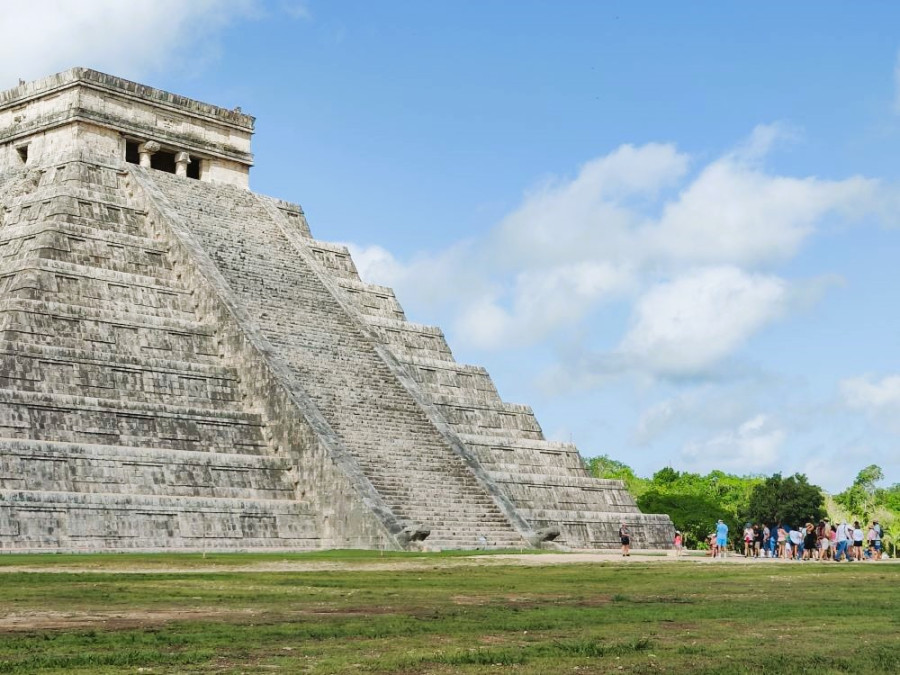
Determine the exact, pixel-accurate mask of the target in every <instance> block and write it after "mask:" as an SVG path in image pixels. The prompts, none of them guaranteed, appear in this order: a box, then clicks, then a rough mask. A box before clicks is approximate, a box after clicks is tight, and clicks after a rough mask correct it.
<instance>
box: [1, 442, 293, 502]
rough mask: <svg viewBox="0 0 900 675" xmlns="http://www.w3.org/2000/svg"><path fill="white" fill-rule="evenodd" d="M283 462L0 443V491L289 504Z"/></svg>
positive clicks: (225, 455) (233, 456)
mask: <svg viewBox="0 0 900 675" xmlns="http://www.w3.org/2000/svg"><path fill="white" fill-rule="evenodd" d="M290 469H291V467H290V465H289V464H288V462H287V461H285V460H284V459H279V458H274V457H263V456H256V457H254V456H247V455H238V454H234V453H208V452H189V451H179V450H165V449H160V448H133V447H126V446H111V445H90V444H83V443H59V442H51V441H35V440H31V439H28V440H15V439H0V489H2V490H24V489H29V490H40V491H49V492H83V493H108V494H112V493H115V494H131V495H160V496H166V495H168V496H176V497H227V498H241V499H288V500H293V499H294V495H295V493H294V487H293V482H292V479H291V478H290Z"/></svg>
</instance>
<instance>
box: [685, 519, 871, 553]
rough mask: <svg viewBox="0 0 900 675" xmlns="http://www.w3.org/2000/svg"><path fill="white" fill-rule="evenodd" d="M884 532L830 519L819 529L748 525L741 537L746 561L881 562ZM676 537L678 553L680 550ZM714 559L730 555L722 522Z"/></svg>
mask: <svg viewBox="0 0 900 675" xmlns="http://www.w3.org/2000/svg"><path fill="white" fill-rule="evenodd" d="M882 535H883V530H882V528H881V525H880V524H879V523H878V521H877V520H873V521H872V524H871V525H870V526H869V527H868V528H863V526H862V525H860V523H859V521H858V520H855V521H853V524H852V525H851V524H848V523H846V522H841V523H840V524H839V525H837V526H833V525H832V524H831V523H830V522H829V521H828V519H824V520H820V521H819V523H818V525H814V524H813V523H806V524H805V525H801V526H799V527H796V528H795V527H791V526H790V525H787V524H785V523H778V524H776V525H773V526H772V527H769V526H768V525H760V524H753V523H747V524H746V525H745V526H744V531H743V534H742V537H741V543H742V544H743V549H744V557H747V558H782V559H785V560H833V561H836V562H840V561H852V560H858V561H862V560H881V555H882V550H881V539H882ZM678 544H680V533H676V550H677V549H678V548H680V546H678ZM709 546H710V550H711V555H712V556H713V557H714V558H716V557H722V558H724V557H725V556H726V555H727V551H728V525H726V524H725V522H724V521H722V520H719V522H718V523H716V529H715V531H714V532H712V533H711V534H710V535H709Z"/></svg>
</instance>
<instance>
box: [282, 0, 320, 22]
mask: <svg viewBox="0 0 900 675" xmlns="http://www.w3.org/2000/svg"><path fill="white" fill-rule="evenodd" d="M281 8H282V10H283V11H284V12H285V13H286V14H287V15H288V16H290V17H292V18H294V19H302V20H304V21H309V20H310V19H312V18H313V15H312V10H311V9H310V8H309V2H307V1H306V0H282V3H281Z"/></svg>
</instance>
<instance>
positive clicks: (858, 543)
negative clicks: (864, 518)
mask: <svg viewBox="0 0 900 675" xmlns="http://www.w3.org/2000/svg"><path fill="white" fill-rule="evenodd" d="M862 546H863V531H862V528H861V527H860V526H859V521H858V520H854V521H853V557H854V559H856V560H862V559H863V557H862V556H863V552H862Z"/></svg>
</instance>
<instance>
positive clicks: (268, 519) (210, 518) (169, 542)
mask: <svg viewBox="0 0 900 675" xmlns="http://www.w3.org/2000/svg"><path fill="white" fill-rule="evenodd" d="M316 531H317V528H316V517H315V515H314V514H313V513H312V512H311V510H310V508H309V506H308V505H307V504H304V503H299V502H296V501H286V500H261V499H226V498H210V497H166V496H141V495H119V494H85V493H76V492H51V491H39V490H0V550H3V551H6V552H28V551H48V550H55V551H96V550H98V549H101V550H159V549H166V550H177V549H182V550H216V549H219V548H223V549H232V550H233V549H235V548H247V549H252V548H285V547H291V548H297V549H308V548H317V547H319V545H320V540H319V538H318V536H317V534H316Z"/></svg>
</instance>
